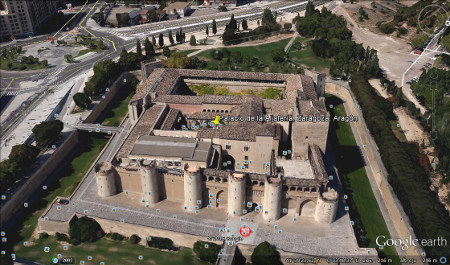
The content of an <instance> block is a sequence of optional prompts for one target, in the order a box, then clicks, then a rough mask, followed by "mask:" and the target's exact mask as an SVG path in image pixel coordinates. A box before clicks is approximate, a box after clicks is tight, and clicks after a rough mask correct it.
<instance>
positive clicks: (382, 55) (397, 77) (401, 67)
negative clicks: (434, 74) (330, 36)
mask: <svg viewBox="0 0 450 265" xmlns="http://www.w3.org/2000/svg"><path fill="white" fill-rule="evenodd" d="M346 5H348V4H343V5H340V6H338V7H336V8H335V9H334V10H333V13H335V14H337V15H341V16H343V17H344V18H345V19H346V20H347V22H348V25H349V28H350V30H351V31H352V32H353V40H355V41H356V42H358V43H362V44H363V46H364V47H367V46H369V47H371V48H374V49H376V50H377V51H378V58H379V59H380V62H379V63H380V67H381V68H382V69H383V70H384V72H385V73H386V76H387V78H388V79H390V80H394V81H395V82H396V84H397V85H398V86H401V82H402V76H403V73H404V72H405V71H406V69H408V67H409V66H410V65H411V63H412V62H413V61H414V60H416V59H417V55H414V54H412V52H411V47H410V46H409V44H408V43H407V42H406V41H404V40H401V39H394V38H391V37H389V36H384V35H379V34H376V33H374V32H371V31H370V30H368V29H364V28H361V27H360V26H359V25H358V24H357V23H356V22H355V21H354V20H353V19H352V18H351V13H352V12H351V11H348V10H347V9H346V8H345V7H346ZM419 68H420V67H419ZM413 70H417V71H418V69H412V71H413ZM412 71H410V72H412ZM418 73H420V72H418ZM403 94H404V95H405V96H406V97H407V98H408V100H409V101H411V102H412V103H414V105H415V106H416V107H417V108H419V109H420V110H421V112H422V113H424V112H425V108H424V107H423V106H421V105H420V103H419V102H418V101H417V99H416V97H415V95H414V94H413V92H412V91H411V89H410V88H409V85H406V86H404V87H403Z"/></svg>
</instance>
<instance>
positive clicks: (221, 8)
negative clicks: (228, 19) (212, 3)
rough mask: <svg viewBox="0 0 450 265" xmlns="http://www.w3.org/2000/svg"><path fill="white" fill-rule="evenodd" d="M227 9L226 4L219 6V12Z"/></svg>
mask: <svg viewBox="0 0 450 265" xmlns="http://www.w3.org/2000/svg"><path fill="white" fill-rule="evenodd" d="M227 11H228V9H227V7H226V6H224V5H221V6H219V12H227Z"/></svg>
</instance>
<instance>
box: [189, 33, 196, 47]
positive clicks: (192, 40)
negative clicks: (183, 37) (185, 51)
mask: <svg viewBox="0 0 450 265" xmlns="http://www.w3.org/2000/svg"><path fill="white" fill-rule="evenodd" d="M189 44H190V45H191V46H195V45H197V40H196V39H195V35H191V39H190V40H189Z"/></svg>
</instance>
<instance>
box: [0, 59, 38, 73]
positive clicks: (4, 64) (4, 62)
mask: <svg viewBox="0 0 450 265" xmlns="http://www.w3.org/2000/svg"><path fill="white" fill-rule="evenodd" d="M9 62H11V63H12V67H11V68H9V67H8V63H9ZM22 66H25V69H21V67H22ZM45 68H47V67H46V66H44V65H42V64H40V63H33V64H25V63H19V62H17V61H16V59H10V58H4V57H2V58H1V59H0V69H2V70H7V71H27V70H38V69H45Z"/></svg>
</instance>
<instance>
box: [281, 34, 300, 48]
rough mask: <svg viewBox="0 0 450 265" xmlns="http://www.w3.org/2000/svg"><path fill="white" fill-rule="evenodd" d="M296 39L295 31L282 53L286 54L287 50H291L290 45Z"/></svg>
mask: <svg viewBox="0 0 450 265" xmlns="http://www.w3.org/2000/svg"><path fill="white" fill-rule="evenodd" d="M297 37H298V32H297V31H295V33H294V36H292V38H291V40H290V41H289V43H288V44H286V47H284V52H285V53H288V51H289V49H290V48H291V46H292V44H293V43H294V41H295V39H296V38H297Z"/></svg>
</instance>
